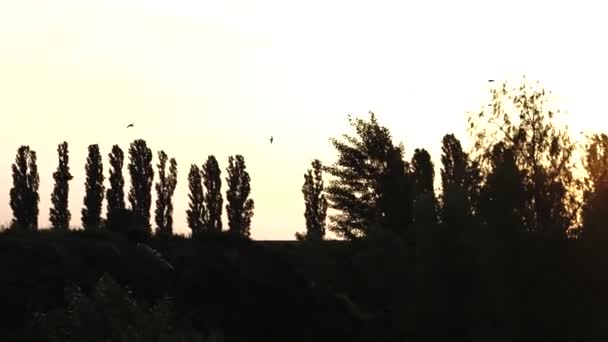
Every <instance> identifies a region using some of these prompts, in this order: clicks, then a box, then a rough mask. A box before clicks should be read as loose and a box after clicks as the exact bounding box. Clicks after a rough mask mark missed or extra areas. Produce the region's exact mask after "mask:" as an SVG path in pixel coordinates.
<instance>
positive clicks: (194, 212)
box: [186, 164, 208, 236]
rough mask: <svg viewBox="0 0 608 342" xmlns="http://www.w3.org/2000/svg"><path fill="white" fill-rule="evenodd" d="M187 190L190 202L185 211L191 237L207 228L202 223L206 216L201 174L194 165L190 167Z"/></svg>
mask: <svg viewBox="0 0 608 342" xmlns="http://www.w3.org/2000/svg"><path fill="white" fill-rule="evenodd" d="M188 188H189V189H190V193H189V194H188V198H189V199H190V202H189V204H188V209H187V210H186V217H187V220H188V228H190V230H192V235H193V236H195V235H198V234H199V233H201V232H202V231H204V230H206V228H207V227H206V226H205V224H204V222H205V220H206V217H207V216H208V214H207V211H206V208H205V205H204V198H205V197H204V190H203V184H202V173H201V170H200V169H199V167H198V166H196V165H195V164H192V165H190V172H189V173H188Z"/></svg>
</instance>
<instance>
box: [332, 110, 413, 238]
mask: <svg viewBox="0 0 608 342" xmlns="http://www.w3.org/2000/svg"><path fill="white" fill-rule="evenodd" d="M369 114H370V118H369V121H365V120H363V119H352V118H351V116H350V115H349V117H348V120H349V123H350V125H351V126H352V127H353V128H355V131H356V133H357V135H358V136H357V137H355V136H349V135H346V134H344V135H343V138H344V140H345V141H339V140H338V139H335V138H331V139H330V142H331V143H332V145H333V146H334V147H335V148H336V150H338V160H337V161H336V162H335V163H334V165H332V166H329V167H328V166H324V167H323V171H326V172H327V173H329V174H330V175H332V176H334V177H335V178H336V179H332V180H330V182H329V186H328V187H327V188H326V190H325V192H326V194H327V199H328V203H329V207H330V208H332V209H335V210H337V211H338V213H337V214H335V215H332V216H330V225H329V227H328V228H329V230H330V231H332V232H334V233H336V235H338V236H340V237H344V238H346V239H349V240H353V239H359V238H363V237H365V236H366V235H367V233H368V230H369V229H370V227H372V226H380V227H384V228H388V229H391V230H393V231H394V232H397V233H398V234H399V235H404V232H406V230H407V229H408V228H409V227H410V223H411V217H412V215H411V214H412V213H411V209H412V201H411V189H410V185H411V184H410V182H409V177H408V175H407V169H408V165H407V163H405V162H404V161H403V146H401V145H399V146H395V145H393V142H392V138H391V135H390V132H389V130H388V129H387V128H386V127H382V126H380V125H379V124H378V121H377V120H376V116H375V114H374V113H372V112H370V113H369Z"/></svg>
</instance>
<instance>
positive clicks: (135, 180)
mask: <svg viewBox="0 0 608 342" xmlns="http://www.w3.org/2000/svg"><path fill="white" fill-rule="evenodd" d="M129 175H130V176H131V189H130V190H129V203H130V204H131V209H132V210H133V212H134V213H135V214H137V215H139V216H141V217H142V218H143V220H144V222H145V223H146V226H147V227H148V231H151V229H150V206H151V204H152V182H153V181H154V170H153V169H152V150H150V149H149V148H148V146H147V145H146V141H145V140H142V139H138V140H135V141H134V142H132V143H131V146H130V147H129Z"/></svg>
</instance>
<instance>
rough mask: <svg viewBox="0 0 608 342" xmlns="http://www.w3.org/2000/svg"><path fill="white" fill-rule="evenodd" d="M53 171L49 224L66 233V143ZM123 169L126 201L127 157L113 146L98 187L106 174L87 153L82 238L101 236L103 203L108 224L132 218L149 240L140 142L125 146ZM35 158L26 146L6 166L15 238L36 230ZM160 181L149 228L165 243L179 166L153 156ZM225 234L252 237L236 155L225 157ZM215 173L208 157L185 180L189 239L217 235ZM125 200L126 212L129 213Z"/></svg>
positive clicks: (144, 153)
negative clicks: (120, 215)
mask: <svg viewBox="0 0 608 342" xmlns="http://www.w3.org/2000/svg"><path fill="white" fill-rule="evenodd" d="M57 153H58V165H57V170H56V171H55V172H54V173H53V179H54V181H55V185H54V187H53V192H52V194H51V202H52V207H51V208H50V222H51V229H53V230H68V229H69V222H70V219H71V216H72V214H71V212H70V210H69V208H68V193H69V184H70V181H71V180H72V179H73V176H72V174H71V173H70V167H69V149H68V143H67V142H63V143H61V144H59V146H58V148H57ZM128 153H129V164H128V165H127V169H128V172H129V175H130V178H131V186H130V189H129V192H128V193H127V194H125V189H124V188H125V180H124V177H123V168H124V166H125V165H124V164H125V154H124V152H123V150H122V149H121V148H120V146H118V145H114V146H113V147H112V150H111V152H110V153H109V155H108V157H109V164H110V170H109V183H110V186H109V188H108V189H105V186H104V180H105V176H104V169H103V161H102V157H101V153H100V151H99V146H98V145H97V144H92V145H89V147H88V156H87V161H86V165H85V173H86V181H85V196H84V199H83V208H82V210H81V223H82V228H83V229H85V230H98V229H103V228H104V227H105V224H106V219H104V218H102V215H101V214H102V207H103V201H104V198H105V199H106V205H107V216H108V218H109V217H110V216H111V215H112V213H117V212H120V211H123V210H130V211H131V212H132V214H133V215H136V217H138V219H140V222H141V223H142V225H143V228H144V229H145V230H146V232H147V233H148V234H149V233H152V225H151V223H150V220H151V215H150V207H151V203H152V185H153V183H154V170H153V167H152V159H153V158H152V157H153V154H152V150H151V149H150V148H149V147H148V146H147V144H146V141H145V140H142V139H139V140H135V141H134V142H132V143H131V145H130V147H129V150H128ZM36 160H37V157H36V151H34V150H32V149H30V147H29V146H27V145H24V146H21V147H19V148H18V149H17V155H16V158H15V162H14V164H13V165H12V174H13V187H12V188H11V190H10V206H11V209H12V212H13V219H12V222H11V225H10V227H9V229H13V230H17V231H36V230H38V214H39V209H38V203H39V201H40V196H39V194H38V187H39V184H40V178H39V175H38V168H37V165H36ZM157 170H158V180H157V182H156V184H154V189H155V190H156V209H155V211H154V221H155V223H156V229H155V234H156V235H158V236H170V235H172V234H173V202H172V197H173V193H174V192H175V188H176V186H177V177H178V174H177V162H176V160H175V158H169V156H168V155H167V154H166V153H165V152H164V151H162V150H161V151H159V152H158V164H157ZM226 171H227V177H226V179H225V180H226V182H227V185H228V189H227V192H226V200H227V203H226V205H225V209H226V211H227V213H228V231H230V232H232V233H236V234H240V235H243V236H249V235H250V227H251V218H252V216H253V209H254V201H253V199H251V198H249V196H250V193H251V186H250V182H251V179H250V177H249V173H248V172H247V169H246V165H245V159H244V157H243V156H242V155H236V156H229V158H228V167H227V169H226ZM221 183H222V180H221V170H220V168H219V165H218V162H217V160H216V158H215V157H214V156H213V155H210V156H209V157H208V158H207V160H206V161H205V163H204V164H203V165H202V168H199V166H198V165H195V164H192V165H191V167H190V172H189V174H188V187H189V190H190V193H189V195H188V197H189V207H188V209H187V211H186V215H187V218H188V227H189V228H190V229H191V231H192V235H193V236H195V235H197V234H200V233H202V232H204V231H222V220H221V216H222V210H223V208H224V207H223V198H222V193H221V185H222V184H221ZM125 195H126V197H127V200H128V203H129V205H130V208H128V209H127V203H126V201H125Z"/></svg>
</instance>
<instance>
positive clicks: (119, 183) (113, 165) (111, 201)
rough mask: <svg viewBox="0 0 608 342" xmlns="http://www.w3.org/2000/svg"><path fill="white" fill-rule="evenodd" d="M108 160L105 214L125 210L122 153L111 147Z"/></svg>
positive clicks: (118, 147) (115, 146) (115, 147)
mask: <svg viewBox="0 0 608 342" xmlns="http://www.w3.org/2000/svg"><path fill="white" fill-rule="evenodd" d="M108 157H109V158H110V188H108V191H107V195H106V197H107V201H108V208H107V212H108V214H110V213H111V212H112V211H115V210H120V209H125V191H124V187H125V179H124V178H123V176H122V167H123V165H124V153H123V152H122V149H121V148H120V146H118V145H114V146H112V152H111V153H110V154H108Z"/></svg>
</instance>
